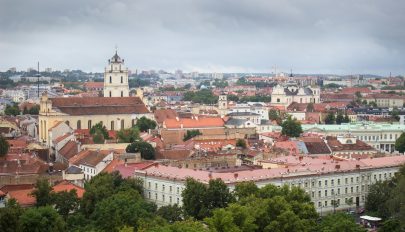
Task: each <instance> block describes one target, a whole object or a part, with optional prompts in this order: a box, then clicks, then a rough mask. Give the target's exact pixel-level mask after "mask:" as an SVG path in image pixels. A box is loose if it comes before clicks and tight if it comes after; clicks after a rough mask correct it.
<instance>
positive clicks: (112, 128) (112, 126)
mask: <svg viewBox="0 0 405 232" xmlns="http://www.w3.org/2000/svg"><path fill="white" fill-rule="evenodd" d="M111 130H114V121H111Z"/></svg>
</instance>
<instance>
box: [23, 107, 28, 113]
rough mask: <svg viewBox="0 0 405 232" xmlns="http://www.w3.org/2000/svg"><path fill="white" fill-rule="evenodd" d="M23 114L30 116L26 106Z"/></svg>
mask: <svg viewBox="0 0 405 232" xmlns="http://www.w3.org/2000/svg"><path fill="white" fill-rule="evenodd" d="M23 114H29V111H28V109H27V107H26V106H24V109H23Z"/></svg>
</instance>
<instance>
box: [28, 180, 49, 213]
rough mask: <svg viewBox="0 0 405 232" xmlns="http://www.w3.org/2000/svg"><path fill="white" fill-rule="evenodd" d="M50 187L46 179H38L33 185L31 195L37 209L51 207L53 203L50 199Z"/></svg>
mask: <svg viewBox="0 0 405 232" xmlns="http://www.w3.org/2000/svg"><path fill="white" fill-rule="evenodd" d="M52 189H53V188H52V186H51V185H50V184H49V181H48V180H47V179H43V178H42V179H38V180H37V182H36V183H35V189H34V190H33V191H32V193H31V195H32V196H33V197H35V200H36V203H35V205H36V206H37V207H39V206H46V205H51V204H52V203H53V198H52V194H51V192H52Z"/></svg>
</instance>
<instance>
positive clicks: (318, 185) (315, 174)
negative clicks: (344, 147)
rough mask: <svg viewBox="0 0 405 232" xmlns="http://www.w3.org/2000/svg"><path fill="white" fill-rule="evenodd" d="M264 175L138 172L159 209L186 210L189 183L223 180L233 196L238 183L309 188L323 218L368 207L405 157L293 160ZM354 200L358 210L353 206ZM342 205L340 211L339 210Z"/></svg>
mask: <svg viewBox="0 0 405 232" xmlns="http://www.w3.org/2000/svg"><path fill="white" fill-rule="evenodd" d="M267 164H271V165H267V166H266V167H267V168H264V169H248V170H246V169H238V168H229V169H223V168H220V169H208V170H201V169H200V170H197V169H186V168H178V167H170V166H165V165H161V164H158V163H155V165H151V166H149V167H146V168H144V169H142V170H136V171H135V172H134V177H137V178H141V179H142V180H143V181H144V188H145V192H144V194H145V198H146V199H148V200H150V201H153V202H155V203H156V204H157V205H158V206H163V205H170V204H179V205H181V204H182V196H181V193H182V191H183V189H184V188H185V180H186V179H187V178H188V177H191V178H194V179H196V180H198V181H200V182H203V183H208V182H209V180H210V179H217V178H220V179H222V180H223V181H224V182H225V183H226V184H227V185H228V187H229V188H230V189H231V190H232V189H233V188H234V186H235V185H236V184H237V183H240V182H243V181H254V182H255V183H256V184H257V186H259V187H263V186H265V185H267V184H274V185H276V186H282V185H289V186H299V187H301V188H303V189H304V190H305V191H306V192H307V193H308V194H309V195H310V196H311V199H312V201H313V202H314V205H315V208H316V209H317V210H318V211H319V212H327V211H333V210H334V208H335V209H336V210H342V209H348V208H352V209H354V208H356V207H357V208H358V207H363V206H364V203H365V200H366V196H367V193H368V189H369V186H370V185H372V184H374V183H376V182H377V181H384V180H388V179H390V178H392V177H393V176H394V175H395V173H396V172H397V171H398V170H399V168H400V166H401V165H403V164H405V156H388V157H381V158H368V159H362V160H339V159H336V158H331V157H326V158H325V157H323V158H311V157H297V156H288V157H280V158H277V159H274V160H269V161H267ZM349 199H352V204H347V202H350V200H349ZM333 202H337V206H336V205H335V206H334V205H333Z"/></svg>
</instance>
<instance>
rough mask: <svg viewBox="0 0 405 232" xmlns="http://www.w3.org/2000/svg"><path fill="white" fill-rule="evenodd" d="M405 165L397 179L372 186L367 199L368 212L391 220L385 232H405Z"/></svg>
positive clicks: (386, 225)
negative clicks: (404, 231)
mask: <svg viewBox="0 0 405 232" xmlns="http://www.w3.org/2000/svg"><path fill="white" fill-rule="evenodd" d="M404 205H405V165H403V166H402V167H401V168H400V170H399V172H398V173H396V174H395V177H394V178H392V179H390V180H386V181H384V182H377V183H375V184H373V185H371V186H370V189H369V193H368V195H367V198H366V205H365V206H366V210H367V211H369V212H370V214H372V215H376V216H378V217H381V218H383V219H390V220H389V222H388V221H387V222H385V223H384V226H383V227H384V228H385V230H383V231H403V230H405V207H404Z"/></svg>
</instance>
